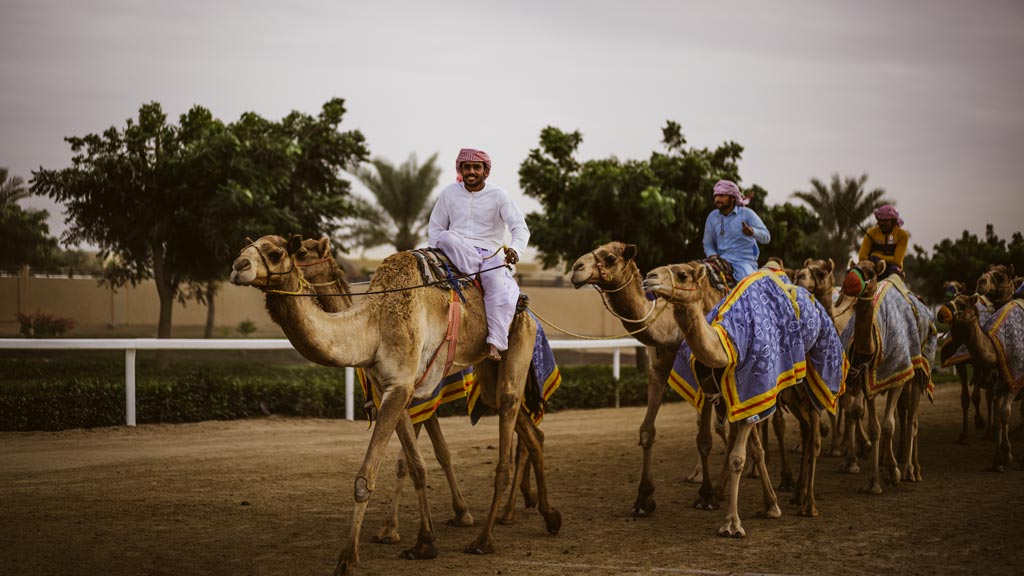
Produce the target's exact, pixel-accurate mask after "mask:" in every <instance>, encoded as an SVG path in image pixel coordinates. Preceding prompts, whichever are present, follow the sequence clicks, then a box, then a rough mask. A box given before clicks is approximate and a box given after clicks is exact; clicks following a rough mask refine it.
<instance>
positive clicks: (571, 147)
mask: <svg viewBox="0 0 1024 576" xmlns="http://www.w3.org/2000/svg"><path fill="white" fill-rule="evenodd" d="M582 141H583V136H582V135H581V134H580V133H579V132H578V131H577V132H563V131H562V130H559V129H558V128H554V127H551V126H548V127H546V128H544V129H543V130H541V133H540V146H539V147H538V148H535V149H533V150H531V151H530V153H529V155H528V157H527V158H526V160H524V161H523V163H522V164H521V165H520V168H519V182H520V185H521V186H522V187H523V191H524V192H525V193H526V194H527V195H528V196H531V197H533V198H536V199H537V200H539V201H540V203H541V206H542V208H543V210H542V211H541V212H540V213H532V214H528V215H527V216H526V220H527V223H528V225H529V226H530V232H531V243H532V244H534V245H535V246H537V247H538V249H539V253H540V257H541V259H542V262H543V264H544V266H546V267H554V266H557V265H558V264H559V263H561V264H563V265H564V266H565V268H568V267H569V266H570V265H571V263H572V262H573V261H574V260H575V259H576V257H578V256H579V255H580V254H584V253H586V252H588V251H590V250H593V249H594V247H596V246H598V245H600V244H602V243H605V242H609V241H611V240H621V241H625V242H630V243H633V244H636V245H637V246H638V248H639V251H638V254H637V258H636V260H637V264H638V265H639V266H640V269H641V270H645V271H646V270H650V269H651V268H653V267H655V266H658V265H661V264H666V263H669V262H681V261H684V260H691V259H695V258H701V257H703V253H704V251H703V232H704V221H705V219H706V218H707V215H708V213H709V212H710V211H711V209H712V207H713V201H712V194H711V189H712V187H713V186H714V183H715V181H717V180H719V179H722V178H727V179H730V180H734V181H738V180H739V176H738V168H737V162H738V161H739V159H740V157H741V154H742V152H743V147H742V146H740V145H739V144H736V143H734V142H726V143H724V144H723V145H721V146H719V147H718V148H716V149H714V150H709V149H706V148H704V149H696V148H686V147H685V144H686V139H685V138H684V137H683V135H682V131H681V129H680V127H679V125H678V124H677V123H675V122H672V121H669V122H667V123H666V126H665V128H663V130H662V143H663V144H664V146H665V148H666V152H665V153H658V152H655V153H653V154H652V155H651V158H650V160H647V161H643V160H627V161H620V160H619V159H617V158H614V157H612V158H605V159H599V160H589V161H586V162H583V163H581V162H579V161H578V160H576V158H575V154H576V151H577V149H578V148H579V146H580V144H581V143H582ZM758 201H759V202H763V199H760V200H758Z"/></svg>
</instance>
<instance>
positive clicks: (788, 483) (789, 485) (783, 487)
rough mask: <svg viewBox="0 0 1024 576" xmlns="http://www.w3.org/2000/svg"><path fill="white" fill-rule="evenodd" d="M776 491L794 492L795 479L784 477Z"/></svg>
mask: <svg viewBox="0 0 1024 576" xmlns="http://www.w3.org/2000/svg"><path fill="white" fill-rule="evenodd" d="M775 490H776V491H777V492H792V491H793V479H792V478H787V477H785V476H783V477H782V480H781V481H780V482H779V487H778V488H776V489H775Z"/></svg>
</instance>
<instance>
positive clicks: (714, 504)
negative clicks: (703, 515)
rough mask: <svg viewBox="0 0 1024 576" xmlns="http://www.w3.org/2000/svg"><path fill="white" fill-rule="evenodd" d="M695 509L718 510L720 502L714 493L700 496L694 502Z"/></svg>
mask: <svg viewBox="0 0 1024 576" xmlns="http://www.w3.org/2000/svg"><path fill="white" fill-rule="evenodd" d="M693 507H694V508H696V509H697V510H718V507H719V500H718V497H717V496H715V494H714V493H711V494H698V495H697V499H696V500H694V501H693Z"/></svg>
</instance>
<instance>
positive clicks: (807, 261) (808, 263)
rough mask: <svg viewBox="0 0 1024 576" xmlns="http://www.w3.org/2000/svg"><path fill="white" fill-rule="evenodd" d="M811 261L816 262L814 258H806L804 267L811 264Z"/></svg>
mask: <svg viewBox="0 0 1024 576" xmlns="http://www.w3.org/2000/svg"><path fill="white" fill-rule="evenodd" d="M811 262H814V258H808V259H807V260H804V268H807V267H808V266H810V265H811Z"/></svg>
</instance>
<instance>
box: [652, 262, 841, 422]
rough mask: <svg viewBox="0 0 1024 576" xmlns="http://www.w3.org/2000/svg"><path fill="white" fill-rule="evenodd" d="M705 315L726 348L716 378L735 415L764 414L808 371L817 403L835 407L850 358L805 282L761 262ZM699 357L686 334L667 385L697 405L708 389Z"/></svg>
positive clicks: (830, 408)
mask: <svg viewBox="0 0 1024 576" xmlns="http://www.w3.org/2000/svg"><path fill="white" fill-rule="evenodd" d="M707 320H708V322H709V323H710V324H711V327H712V329H713V330H715V331H716V332H717V334H718V337H719V340H720V341H721V342H722V345H723V346H724V347H725V349H726V353H727V354H728V356H729V364H728V366H726V368H725V369H724V375H723V376H722V378H721V382H720V383H719V386H720V389H721V393H722V398H723V400H724V401H725V404H726V409H727V411H726V414H727V415H728V418H729V421H730V422H736V421H738V420H743V419H748V420H750V421H757V420H759V419H761V418H763V417H765V416H767V415H768V414H770V413H771V412H772V411H774V409H775V405H776V401H777V396H778V394H779V392H780V391H782V390H783V389H785V388H787V387H789V386H792V385H794V384H797V383H798V382H800V381H801V380H804V379H806V385H807V387H808V390H809V391H810V392H811V394H810V395H811V397H812V398H814V400H815V402H816V403H817V404H818V406H819V407H822V408H825V409H827V410H828V411H829V412H832V413H835V409H836V399H837V397H838V396H839V395H840V394H842V392H843V389H844V381H845V378H846V370H847V368H848V366H849V365H848V363H847V361H846V355H845V354H844V352H843V346H842V344H841V343H840V340H839V335H838V334H837V333H836V329H835V326H834V325H833V323H832V319H831V318H829V316H828V313H827V312H825V309H824V308H822V306H821V304H819V303H818V302H816V301H815V300H814V299H813V298H812V297H811V294H810V293H809V292H808V291H807V290H805V289H804V288H802V287H798V286H794V285H793V284H790V283H789V281H788V279H786V278H785V276H784V275H780V274H777V273H775V272H773V271H771V270H769V269H764V268H762V269H761V270H759V271H757V272H755V273H754V274H752V275H750V276H748V277H746V278H744V279H743V280H742V281H740V283H739V284H738V285H737V286H736V288H734V289H733V290H732V292H730V293H729V295H728V296H726V297H725V298H724V299H723V300H722V301H721V302H719V304H718V306H716V307H715V309H714V310H712V311H711V312H710V313H708V316H707ZM695 364H696V360H695V359H694V357H693V353H692V352H691V350H690V347H689V346H688V345H687V344H686V342H685V341H684V342H683V345H682V346H680V348H679V353H678V354H677V355H676V361H675V364H674V366H673V368H672V373H671V375H670V376H669V385H670V386H671V387H672V388H673V389H674V390H676V391H677V392H679V393H680V395H681V396H683V397H684V398H686V399H687V400H689V401H690V403H692V404H693V405H694V406H695V407H697V408H698V409H699V408H700V406H701V405H702V404H703V402H704V392H703V391H702V390H701V388H700V386H699V384H698V380H697V377H696V375H695V368H696V365H695Z"/></svg>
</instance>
